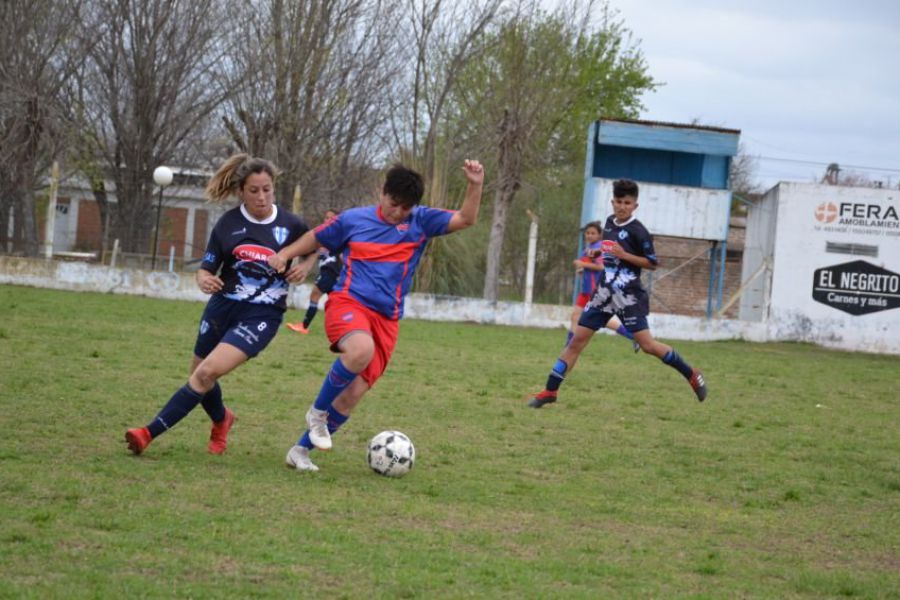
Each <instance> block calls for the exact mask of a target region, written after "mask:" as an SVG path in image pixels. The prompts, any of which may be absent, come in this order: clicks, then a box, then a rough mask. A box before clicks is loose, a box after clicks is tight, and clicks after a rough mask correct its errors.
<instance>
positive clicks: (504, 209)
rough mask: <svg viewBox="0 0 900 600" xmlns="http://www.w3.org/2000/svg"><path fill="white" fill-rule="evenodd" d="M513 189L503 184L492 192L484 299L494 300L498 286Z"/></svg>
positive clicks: (513, 194)
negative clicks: (495, 191) (492, 209)
mask: <svg viewBox="0 0 900 600" xmlns="http://www.w3.org/2000/svg"><path fill="white" fill-rule="evenodd" d="M514 196H515V190H514V189H513V188H512V187H510V186H504V187H501V188H500V189H498V190H497V193H496V194H494V216H493V219H492V220H491V235H490V238H488V248H487V266H486V267H485V272H484V299H485V300H490V301H491V302H495V301H496V300H497V292H498V290H499V288H500V258H501V257H502V255H503V239H504V238H505V237H506V222H507V220H508V218H509V206H510V204H512V200H513V197H514Z"/></svg>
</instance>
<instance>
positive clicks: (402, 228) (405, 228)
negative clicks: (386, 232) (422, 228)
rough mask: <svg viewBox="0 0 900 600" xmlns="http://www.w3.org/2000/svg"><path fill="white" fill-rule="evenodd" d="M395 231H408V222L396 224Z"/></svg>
mask: <svg viewBox="0 0 900 600" xmlns="http://www.w3.org/2000/svg"><path fill="white" fill-rule="evenodd" d="M397 231H409V223H400V224H399V225H397Z"/></svg>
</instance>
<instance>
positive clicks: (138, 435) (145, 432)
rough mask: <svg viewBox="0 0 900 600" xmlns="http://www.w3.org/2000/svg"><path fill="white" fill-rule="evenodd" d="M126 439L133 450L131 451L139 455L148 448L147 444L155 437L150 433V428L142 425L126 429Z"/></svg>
mask: <svg viewBox="0 0 900 600" xmlns="http://www.w3.org/2000/svg"><path fill="white" fill-rule="evenodd" d="M125 441H126V442H128V449H129V450H131V453H132V454H134V455H135V456H137V455H138V454H140V453H141V452H143V451H144V450H146V449H147V446H149V445H150V442H152V441H153V437H152V436H151V435H150V430H149V429H147V428H146V427H140V428H138V429H129V430H128V431H126V432H125Z"/></svg>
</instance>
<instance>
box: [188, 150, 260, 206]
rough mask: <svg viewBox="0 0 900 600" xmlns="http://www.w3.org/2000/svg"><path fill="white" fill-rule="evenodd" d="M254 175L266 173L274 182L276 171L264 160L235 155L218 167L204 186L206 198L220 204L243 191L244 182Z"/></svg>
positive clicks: (247, 155)
mask: <svg viewBox="0 0 900 600" xmlns="http://www.w3.org/2000/svg"><path fill="white" fill-rule="evenodd" d="M255 173H268V174H269V177H271V178H272V182H273V183H274V181H275V174H276V173H277V169H276V168H275V165H273V164H272V163H270V162H269V161H267V160H266V159H264V158H254V157H253V156H250V155H249V154H235V155H234V156H231V157H230V158H229V159H228V160H226V161H225V163H224V164H223V165H222V166H221V167H219V170H218V171H216V172H215V173H214V174H213V176H212V177H211V178H210V180H209V183H207V184H206V197H207V198H209V199H210V200H211V201H213V202H220V201H222V200H224V199H225V198H227V197H228V196H230V195H232V194H234V193H235V192H237V191H240V190H242V189H244V182H245V181H247V178H248V177H250V176H251V175H253V174H255Z"/></svg>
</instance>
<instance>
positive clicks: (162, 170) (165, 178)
mask: <svg viewBox="0 0 900 600" xmlns="http://www.w3.org/2000/svg"><path fill="white" fill-rule="evenodd" d="M153 181H154V182H156V185H158V186H159V200H158V201H157V203H156V234H155V235H154V236H153V261H152V262H151V263H150V270H151V271H155V270H156V249H157V247H158V246H159V218H160V217H161V216H162V199H163V190H164V189H165V187H166V186H167V185H169V184H170V183H172V169H170V168H169V167H156V168H155V169H154V170H153Z"/></svg>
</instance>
